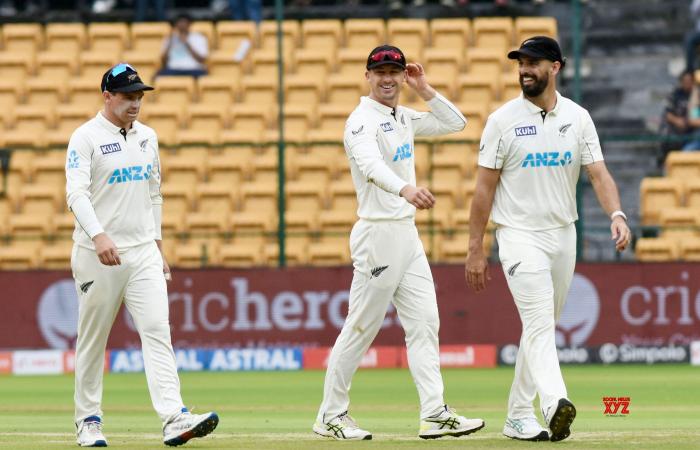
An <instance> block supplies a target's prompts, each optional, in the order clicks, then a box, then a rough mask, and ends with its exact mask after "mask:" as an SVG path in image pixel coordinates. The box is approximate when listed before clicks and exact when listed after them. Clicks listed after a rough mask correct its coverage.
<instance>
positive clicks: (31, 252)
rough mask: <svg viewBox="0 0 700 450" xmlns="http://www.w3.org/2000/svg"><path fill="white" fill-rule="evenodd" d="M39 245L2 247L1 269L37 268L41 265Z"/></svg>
mask: <svg viewBox="0 0 700 450" xmlns="http://www.w3.org/2000/svg"><path fill="white" fill-rule="evenodd" d="M37 248H38V245H37V246H25V245H10V246H6V247H0V270H27V269H36V268H37V266H38V265H39V253H38V251H37Z"/></svg>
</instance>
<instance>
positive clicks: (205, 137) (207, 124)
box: [177, 103, 228, 144]
mask: <svg viewBox="0 0 700 450" xmlns="http://www.w3.org/2000/svg"><path fill="white" fill-rule="evenodd" d="M186 115H187V117H188V118H189V120H188V122H189V125H188V128H187V129H186V130H179V131H178V132H177V140H178V142H179V143H180V144H202V143H204V144H218V143H219V142H220V140H221V130H223V129H224V127H225V125H226V124H227V123H228V110H227V108H226V106H225V105H209V104H204V103H200V104H194V105H190V106H188V107H187V112H186Z"/></svg>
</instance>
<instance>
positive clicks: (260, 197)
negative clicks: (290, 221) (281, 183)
mask: <svg viewBox="0 0 700 450" xmlns="http://www.w3.org/2000/svg"><path fill="white" fill-rule="evenodd" d="M241 206H242V209H243V211H257V212H260V213H265V214H276V213H277V183H270V182H267V183H266V182H252V183H247V184H244V185H243V186H241Z"/></svg>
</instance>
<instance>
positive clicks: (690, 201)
mask: <svg viewBox="0 0 700 450" xmlns="http://www.w3.org/2000/svg"><path fill="white" fill-rule="evenodd" d="M684 182H685V183H684V185H685V201H684V202H683V203H682V204H683V205H684V206H688V207H691V208H696V209H700V180H696V179H685V180H684Z"/></svg>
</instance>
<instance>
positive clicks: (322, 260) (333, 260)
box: [308, 239, 350, 266]
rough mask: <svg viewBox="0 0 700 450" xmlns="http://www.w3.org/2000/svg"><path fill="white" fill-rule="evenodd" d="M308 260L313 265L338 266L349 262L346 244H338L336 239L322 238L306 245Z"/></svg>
mask: <svg viewBox="0 0 700 450" xmlns="http://www.w3.org/2000/svg"><path fill="white" fill-rule="evenodd" d="M308 260H309V263H310V264H311V265H313V266H340V265H346V264H349V262H350V251H349V249H348V248H347V245H345V246H343V245H339V242H338V241H337V240H330V241H329V240H327V239H322V240H321V242H312V243H311V244H309V247H308Z"/></svg>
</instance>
